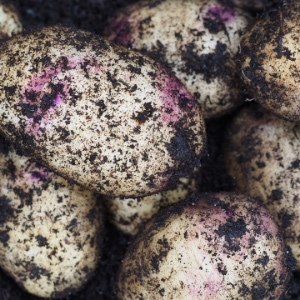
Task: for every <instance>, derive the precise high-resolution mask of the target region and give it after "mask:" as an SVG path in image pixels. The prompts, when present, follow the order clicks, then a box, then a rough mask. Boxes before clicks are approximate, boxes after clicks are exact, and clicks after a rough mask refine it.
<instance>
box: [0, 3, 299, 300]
mask: <svg viewBox="0 0 300 300" xmlns="http://www.w3.org/2000/svg"><path fill="white" fill-rule="evenodd" d="M135 1H136V0H52V1H45V0H16V1H15V2H16V4H17V5H18V6H19V10H20V14H21V16H22V19H23V24H24V26H25V27H26V28H32V27H37V26H45V25H52V24H64V25H70V26H75V27H77V28H81V29H85V30H89V31H92V32H96V33H98V34H101V32H102V30H103V27H104V24H105V20H106V19H107V17H108V16H109V15H111V14H113V13H114V12H115V11H116V9H118V8H119V7H122V6H125V5H128V4H129V3H131V2H135ZM155 1H156V0H155ZM226 1H228V0H226ZM226 1H225V2H226ZM245 1H246V0H245ZM274 1H276V2H277V0H274ZM223 2H224V1H223ZM231 2H232V1H231ZM263 2H264V3H268V5H267V6H270V5H269V4H270V3H269V1H267V0H264V1H263ZM230 118H231V116H230V115H229V116H225V117H223V118H219V119H215V120H212V121H209V122H207V133H208V146H207V155H206V156H205V157H204V159H203V166H202V170H203V172H202V176H201V184H200V186H201V190H202V191H222V190H225V191H230V190H231V189H232V183H231V181H230V179H229V177H228V176H227V175H226V172H225V168H224V164H223V158H222V155H221V151H220V150H221V145H222V136H223V135H224V132H225V130H226V124H227V123H228V121H229V120H230ZM199 181H200V179H199ZM129 241H130V238H128V237H126V236H124V235H123V234H121V233H120V232H118V231H117V230H116V229H114V228H113V227H112V226H111V225H109V224H107V226H106V235H105V239H104V245H105V246H104V250H103V254H102V258H101V262H100V264H99V267H98V270H97V273H96V274H95V276H94V277H93V279H92V280H91V281H90V282H89V283H88V284H87V285H86V286H85V287H84V288H83V289H82V290H81V291H80V292H79V293H78V294H76V295H73V296H70V297H68V298H65V299H66V300H67V299H68V300H73V299H74V300H75V299H76V300H96V299H97V300H116V296H115V294H114V283H115V281H116V274H117V270H118V267H119V265H120V262H121V260H122V256H123V254H124V252H125V251H126V248H127V246H128V243H129ZM38 299H40V298H38V297H34V296H32V295H29V294H27V293H25V292H24V291H22V290H21V289H20V288H19V287H18V286H17V285H16V284H15V283H14V282H13V280H12V279H10V278H9V277H7V276H6V275H5V274H4V273H2V272H0V300H38ZM287 299H290V300H298V299H299V300H300V273H299V274H298V273H295V275H294V278H293V279H292V281H291V283H290V287H289V290H288V291H287V292H286V295H285V297H284V300H287Z"/></svg>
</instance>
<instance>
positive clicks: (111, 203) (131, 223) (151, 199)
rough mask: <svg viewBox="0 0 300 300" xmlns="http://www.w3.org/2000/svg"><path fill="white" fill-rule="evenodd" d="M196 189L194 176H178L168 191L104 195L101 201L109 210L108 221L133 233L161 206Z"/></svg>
mask: <svg viewBox="0 0 300 300" xmlns="http://www.w3.org/2000/svg"><path fill="white" fill-rule="evenodd" d="M196 190H197V184H196V180H195V178H194V177H190V178H180V179H179V182H178V184H177V186H176V188H174V189H171V190H168V191H163V192H160V193H157V194H154V195H151V196H146V197H141V198H125V199H123V198H120V197H116V198H106V197H104V199H103V201H104V203H105V206H106V207H107V209H108V211H109V214H110V217H109V219H110V221H111V222H112V223H113V224H114V225H115V226H116V227H117V228H118V229H119V230H121V231H122V232H124V233H126V234H130V235H135V234H137V233H138V231H139V230H140V228H141V227H142V225H143V224H144V223H145V222H146V221H147V220H150V219H151V218H152V217H153V216H154V215H155V214H156V213H157V212H158V211H159V210H160V209H161V208H162V207H165V206H168V205H171V204H173V203H177V202H179V201H181V200H184V199H185V198H186V197H187V196H188V194H190V193H192V192H196Z"/></svg>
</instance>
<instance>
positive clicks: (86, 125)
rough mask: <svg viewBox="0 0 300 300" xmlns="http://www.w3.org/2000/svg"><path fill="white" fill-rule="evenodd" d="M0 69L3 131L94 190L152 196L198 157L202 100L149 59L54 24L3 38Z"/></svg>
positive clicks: (186, 172)
mask: <svg viewBox="0 0 300 300" xmlns="http://www.w3.org/2000/svg"><path fill="white" fill-rule="evenodd" d="M0 69H1V70H2V72H1V73H0V131H1V132H3V135H5V136H6V137H7V138H8V139H10V140H12V141H13V142H14V143H16V144H17V145H18V147H19V148H21V149H22V150H23V151H25V150H27V152H28V154H30V155H34V156H35V157H37V158H38V159H40V160H41V161H42V162H43V163H44V164H46V165H47V166H48V167H49V168H51V169H53V170H54V171H56V172H57V173H59V174H61V175H62V176H64V177H66V178H69V179H72V180H75V181H77V182H78V183H79V184H81V185H83V186H85V187H86V188H88V189H92V190H95V191H97V192H99V193H101V194H105V195H109V196H116V197H118V196H126V197H140V196H146V195H149V194H153V193H156V192H158V191H161V190H164V189H167V188H172V187H173V186H174V185H175V184H176V182H177V181H178V179H179V178H180V177H185V176H188V175H189V174H190V173H191V172H192V170H193V169H194V167H195V166H198V165H199V164H200V156H201V153H202V150H203V144H204V136H205V128H204V123H203V118H202V114H201V111H200V109H199V106H198V105H197V102H196V101H195V99H194V98H193V97H192V96H191V95H190V94H189V92H188V91H187V90H186V88H185V87H184V86H183V85H182V84H181V83H180V82H179V80H178V79H177V78H176V77H174V76H173V75H172V74H170V73H169V72H168V71H167V70H166V69H164V68H163V67H162V66H161V65H159V64H158V63H156V62H154V61H153V60H151V59H148V58H146V57H144V56H142V55H140V54H138V53H135V52H133V51H129V50H127V49H125V48H123V47H121V46H115V45H110V43H109V42H107V41H105V40H104V39H102V38H100V37H97V36H95V35H93V34H91V33H87V32H83V31H78V30H74V29H70V28H63V27H50V28H44V29H42V30H40V31H36V32H32V33H27V34H21V35H18V36H15V37H13V38H12V39H10V40H8V41H6V42H5V43H4V44H3V45H2V46H0Z"/></svg>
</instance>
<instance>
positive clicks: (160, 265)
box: [118, 193, 293, 300]
mask: <svg viewBox="0 0 300 300" xmlns="http://www.w3.org/2000/svg"><path fill="white" fill-rule="evenodd" d="M291 265H293V258H292V257H291V255H290V252H289V251H288V250H287V249H286V246H285V244H284V241H283V238H282V235H281V233H280V231H279V229H278V227H277V225H276V223H275V222H274V220H273V219H272V217H271V215H270V213H269V212H268V211H267V210H266V209H265V208H263V207H260V206H259V205H258V204H257V203H256V202H255V201H253V200H252V199H250V198H248V197H246V196H244V195H241V194H230V193H218V194H204V195H196V196H193V197H191V198H190V199H189V200H188V201H186V202H180V203H177V204H175V205H174V206H173V207H172V208H168V209H166V210H164V211H162V212H161V213H159V214H157V215H156V217H155V218H154V219H153V220H152V221H151V222H150V223H149V224H148V225H147V227H146V229H145V230H144V231H143V232H141V234H139V235H138V237H137V239H135V240H134V241H133V243H132V244H131V245H130V248H129V250H128V252H127V253H126V255H125V259H124V261H123V264H122V267H121V272H120V275H119V278H118V297H119V299H122V300H127V299H170V300H171V299H173V300H175V299H176V300H181V299H182V300H196V299H207V300H208V299H214V300H227V299H228V300H240V299H244V300H247V299H249V300H250V299H251V300H253V299H261V300H263V299H266V300H267V299H268V300H269V299H279V298H280V296H281V295H282V294H283V292H284V291H285V288H286V285H287V283H288V280H289V278H290V273H291V269H290V267H291Z"/></svg>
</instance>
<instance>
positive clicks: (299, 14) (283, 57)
mask: <svg viewBox="0 0 300 300" xmlns="http://www.w3.org/2000/svg"><path fill="white" fill-rule="evenodd" d="M299 20H300V2H299V1H286V3H285V5H284V6H283V9H282V10H273V11H271V12H270V13H269V16H268V18H266V17H263V18H262V19H261V20H259V21H257V22H256V23H255V25H254V26H253V28H252V29H251V30H249V32H247V33H246V34H245V37H244V38H243V40H242V43H241V54H242V55H241V60H242V75H243V76H242V77H243V79H244V83H245V86H246V88H247V89H248V90H249V92H250V93H251V94H252V96H253V97H254V99H255V101H257V102H258V103H259V104H260V105H262V106H264V107H265V108H266V109H268V110H270V111H272V112H273V113H275V114H277V115H278V116H281V117H284V118H286V119H289V120H293V121H297V122H299V121H300V102H299V99H300V47H299V38H300V22H299Z"/></svg>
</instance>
